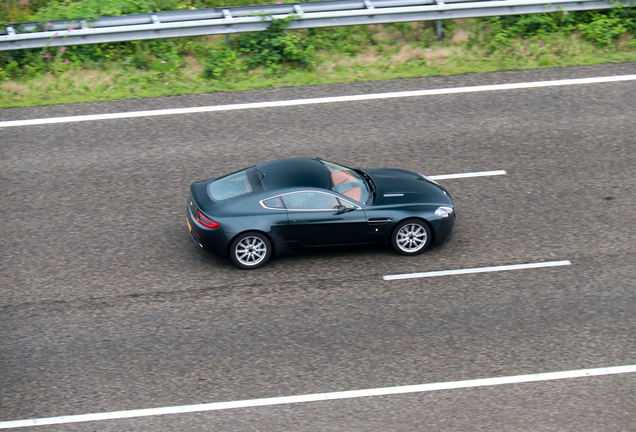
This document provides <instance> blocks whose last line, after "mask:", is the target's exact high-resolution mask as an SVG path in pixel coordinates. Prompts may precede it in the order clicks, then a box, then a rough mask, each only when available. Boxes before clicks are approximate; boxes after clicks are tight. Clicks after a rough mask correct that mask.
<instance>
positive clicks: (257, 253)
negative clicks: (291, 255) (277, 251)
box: [230, 231, 272, 270]
mask: <svg viewBox="0 0 636 432" xmlns="http://www.w3.org/2000/svg"><path fill="white" fill-rule="evenodd" d="M271 256H272V244H271V242H270V241H269V239H268V238H267V236H266V235H264V234H261V233H259V232H255V231H250V232H245V233H243V234H241V235H239V236H238V237H236V238H235V239H234V241H233V242H232V245H231V246H230V259H231V260H232V262H233V263H234V264H235V265H236V266H237V267H239V268H241V269H243V270H254V269H257V268H259V267H262V266H264V265H265V263H267V261H269V258H270V257H271Z"/></svg>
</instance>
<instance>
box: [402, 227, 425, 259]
mask: <svg viewBox="0 0 636 432" xmlns="http://www.w3.org/2000/svg"><path fill="white" fill-rule="evenodd" d="M396 236H397V238H396V242H397V245H398V247H399V248H400V249H402V250H403V251H404V252H409V253H413V252H417V251H418V250H420V249H422V248H423V247H424V246H425V245H426V240H427V237H428V236H427V234H426V230H425V229H424V227H423V226H422V225H420V224H416V223H410V224H407V225H404V226H403V227H402V228H400V230H399V231H398V232H397V234H396Z"/></svg>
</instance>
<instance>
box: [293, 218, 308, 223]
mask: <svg viewBox="0 0 636 432" xmlns="http://www.w3.org/2000/svg"><path fill="white" fill-rule="evenodd" d="M305 222H309V219H294V220H292V223H305Z"/></svg>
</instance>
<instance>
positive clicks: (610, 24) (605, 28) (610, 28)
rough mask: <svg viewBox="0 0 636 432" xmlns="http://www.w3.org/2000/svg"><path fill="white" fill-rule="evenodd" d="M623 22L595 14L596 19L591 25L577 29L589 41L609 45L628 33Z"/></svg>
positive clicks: (581, 25)
mask: <svg viewBox="0 0 636 432" xmlns="http://www.w3.org/2000/svg"><path fill="white" fill-rule="evenodd" d="M622 21H623V20H621V19H620V18H617V17H615V16H612V15H610V16H607V15H601V14H594V19H593V20H592V21H591V22H590V23H587V24H585V23H582V24H579V25H578V26H577V27H578V29H579V30H581V31H582V32H583V34H584V35H585V37H587V38H588V39H589V40H591V41H593V42H595V43H597V44H598V45H609V44H611V43H612V42H613V41H615V40H616V39H618V38H619V37H620V36H622V35H623V34H624V33H626V32H627V28H626V27H625V26H624V25H623V22H622Z"/></svg>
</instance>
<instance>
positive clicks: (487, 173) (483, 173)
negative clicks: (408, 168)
mask: <svg viewBox="0 0 636 432" xmlns="http://www.w3.org/2000/svg"><path fill="white" fill-rule="evenodd" d="M505 174H507V173H506V171H504V170H499V171H480V172H472V173H461V174H442V175H433V176H428V177H429V178H430V179H433V180H449V179H458V178H468V177H488V176H500V175H505Z"/></svg>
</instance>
